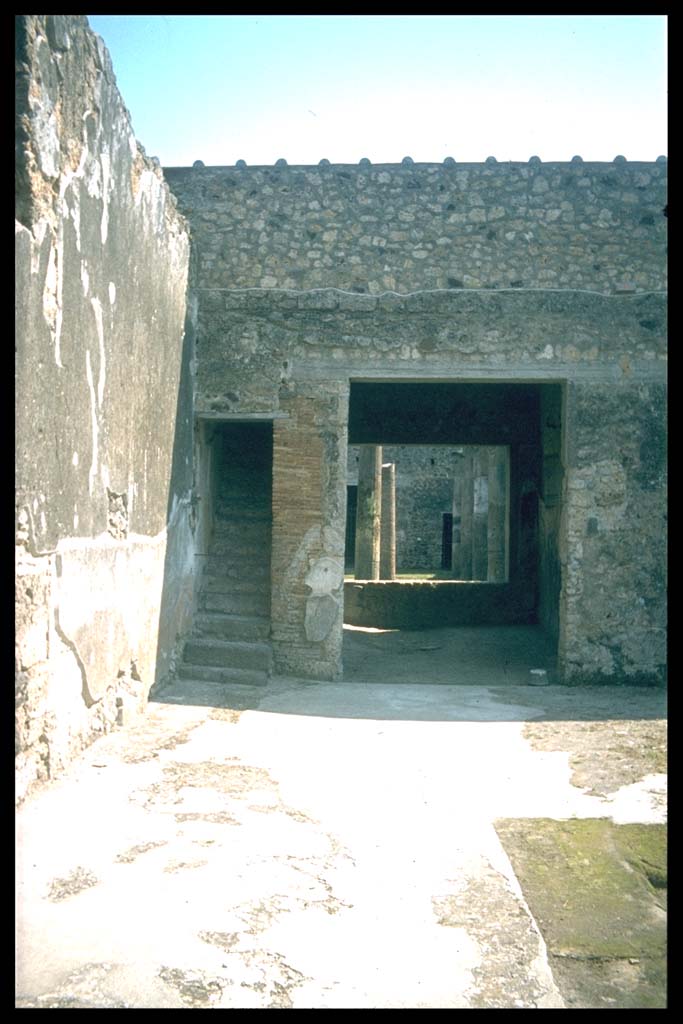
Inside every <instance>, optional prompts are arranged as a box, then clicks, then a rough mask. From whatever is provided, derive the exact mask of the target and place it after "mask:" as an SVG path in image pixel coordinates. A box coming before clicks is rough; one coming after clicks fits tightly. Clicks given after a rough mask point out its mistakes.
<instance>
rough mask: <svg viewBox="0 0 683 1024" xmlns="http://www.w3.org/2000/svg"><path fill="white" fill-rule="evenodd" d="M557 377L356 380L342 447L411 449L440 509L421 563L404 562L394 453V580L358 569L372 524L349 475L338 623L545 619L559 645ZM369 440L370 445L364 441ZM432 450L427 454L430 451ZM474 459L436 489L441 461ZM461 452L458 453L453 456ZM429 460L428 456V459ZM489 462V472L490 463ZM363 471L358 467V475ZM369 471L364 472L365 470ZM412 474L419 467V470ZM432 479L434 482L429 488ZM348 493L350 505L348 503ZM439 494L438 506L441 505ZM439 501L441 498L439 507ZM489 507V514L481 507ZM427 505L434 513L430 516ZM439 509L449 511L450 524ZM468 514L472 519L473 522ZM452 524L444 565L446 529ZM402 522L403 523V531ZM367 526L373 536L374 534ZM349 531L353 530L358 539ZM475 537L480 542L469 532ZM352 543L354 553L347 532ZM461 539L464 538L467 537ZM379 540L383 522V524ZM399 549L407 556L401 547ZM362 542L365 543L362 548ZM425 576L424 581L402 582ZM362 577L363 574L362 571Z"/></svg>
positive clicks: (429, 498) (406, 625) (420, 624)
mask: <svg viewBox="0 0 683 1024" xmlns="http://www.w3.org/2000/svg"><path fill="white" fill-rule="evenodd" d="M561 410H562V386H561V385H560V384H555V383H553V384H534V383H526V382H525V383H508V382H500V383H441V382H439V383H420V384H418V383H412V382H410V383H369V382H352V384H351V395H350V404H349V444H350V446H351V450H352V452H353V455H352V457H351V458H350V466H351V467H353V465H354V459H355V454H356V453H358V455H359V462H358V465H360V453H361V452H362V451H363V450H364V449H365V450H366V451H367V449H368V448H370V447H376V448H379V447H380V446H381V454H379V456H377V455H376V456H375V463H377V462H379V465H380V466H381V464H382V463H383V462H384V463H385V465H386V463H387V461H388V455H387V453H388V452H389V451H392V452H393V451H396V450H398V451H401V450H403V452H404V453H407V456H406V457H409V458H412V459H413V460H415V459H416V458H417V456H416V454H415V453H416V452H417V451H418V449H419V448H421V449H422V450H423V451H424V456H423V457H422V468H421V470H420V472H421V473H422V477H423V480H424V481H426V482H427V485H428V486H427V487H426V491H429V494H427V493H426V492H425V496H426V500H425V502H424V504H425V505H429V504H430V503H431V504H432V505H434V506H436V508H435V511H436V512H437V513H438V514H437V515H435V516H433V519H434V525H433V537H432V538H431V540H430V544H431V552H432V553H431V555H429V559H430V561H429V563H428V564H427V565H425V562H424V559H423V561H422V565H420V564H419V563H418V564H415V565H413V566H409V565H408V562H409V560H410V557H409V558H408V562H407V561H406V558H405V557H404V556H405V553H406V549H407V550H408V552H409V551H410V543H407V537H406V530H405V528H403V527H402V526H401V513H400V493H401V468H400V464H399V460H398V459H397V460H396V489H397V495H398V497H397V520H396V562H397V575H398V579H396V580H390V579H387V578H386V577H385V578H384V579H382V576H381V575H379V574H376V575H374V576H373V575H370V573H368V575H367V576H366V575H364V573H365V572H367V569H368V566H370V570H371V571H372V570H373V568H374V565H376V564H377V559H375V563H374V565H373V563H372V562H371V561H368V560H367V559H366V562H365V563H364V565H361V566H360V573H361V574H362V575H363V580H362V581H361V580H354V579H349V578H348V574H349V573H350V572H351V571H352V565H353V568H354V569H355V576H356V577H358V576H359V565H358V557H357V556H358V551H359V530H362V529H365V531H366V540H367V533H368V526H367V521H368V516H367V509H366V510H365V512H366V514H365V526H364V525H363V523H364V516H363V511H364V510H363V508H362V507H361V503H362V502H363V500H365V501H367V497H365V498H364V494H363V489H362V486H361V483H362V480H361V479H360V478H356V479H354V477H353V475H352V474H350V476H349V493H351V488H352V487H357V488H358V490H357V495H354V496H353V498H355V499H356V500H355V519H354V523H352V524H349V522H348V519H347V534H346V536H347V552H346V567H347V581H346V583H345V622H346V623H348V624H351V625H356V626H372V627H375V628H403V629H410V628H428V627H437V626H447V625H478V624H479V625H484V624H488V625H504V624H534V623H539V624H541V625H542V626H543V627H544V629H545V631H546V632H547V633H548V634H549V635H550V636H552V638H553V640H554V642H555V643H556V641H557V637H558V635H559V580H560V572H559V554H558V551H559V544H558V534H559V522H560V516H559V511H560V496H561V479H562V459H561V450H562V443H561ZM366 446H367V447H366ZM427 448H431V449H432V453H431V454H429V453H428V452H427V451H426V449H427ZM446 453H449V454H448V457H449V458H452V459H453V460H455V459H459V460H462V461H464V462H467V461H468V460H471V465H472V469H471V471H470V472H469V473H466V474H465V475H464V476H463V474H462V473H461V474H460V479H461V481H463V482H464V490H465V494H464V497H463V493H462V489H463V483H462V482H461V485H460V487H461V490H460V494H458V487H457V486H456V484H455V479H456V474H453V475H452V476H451V478H450V480H448V474H447V473H444V474H443V478H444V479H445V483H442V484H441V485H440V486H442V488H445V490H447V491H448V497H447V498H446V497H445V495H444V494H441V496H440V498H438V499H437V498H435V492H436V491H438V486H437V484H436V481H437V479H438V478H439V474H440V472H441V471H440V468H439V458H440V457H441V459H442V460H443V459H444V457H445V454H446ZM456 453H457V454H456ZM432 459H434V464H432ZM488 461H490V462H491V465H492V467H493V472H491V471H490V470H489V465H488ZM362 475H363V474H361V477H362ZM365 475H366V476H367V473H366V474H365ZM418 475H419V474H418ZM430 488H431V490H430ZM353 498H352V500H351V501H350V502H349V510H350V514H351V515H353V514H354V500H353ZM444 501H446V504H445V505H444ZM439 505H440V506H441V507H438V506H439ZM491 508H494V509H495V514H494V515H490V514H489V510H490V509H491ZM430 514H431V513H430ZM445 516H452V521H449V520H446V519H445V518H444V517H445ZM468 517H471V521H469V519H468ZM450 529H452V543H451V545H450V552H451V565H450V566H448V565H447V562H448V554H447V553H446V552H445V550H444V537H445V535H446V534H447V532H448V531H449V530H450ZM402 531H403V532H402ZM376 532H377V531H376V525H375V538H374V542H375V545H376V544H377V543H378V542H377V537H376ZM354 534H355V536H354ZM477 538H478V539H477ZM352 540H354V542H355V543H354V548H353V553H352V549H351V546H350V544H351V541H352ZM463 540H465V541H466V542H465V543H464V544H463ZM380 543H381V528H380ZM402 547H403V549H404V555H403V556H402V554H401V551H402ZM367 550H370V549H369V548H366V551H367ZM410 568H413V569H414V570H415V572H414V573H413V575H418V574H420V573H421V574H422V575H423V576H424V575H425V574H427V573H429V575H431V577H432V578H431V579H424V578H423V579H417V580H415V579H413V580H409V579H405V578H403V579H402V578H401V577H402V576H403V577H405V576H406V575H409V574H410ZM368 579H369V580H370V582H366V580H368Z"/></svg>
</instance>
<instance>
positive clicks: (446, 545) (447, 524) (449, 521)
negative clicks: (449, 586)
mask: <svg viewBox="0 0 683 1024" xmlns="http://www.w3.org/2000/svg"><path fill="white" fill-rule="evenodd" d="M452 567H453V513H452V512H444V513H443V526H442V529H441V568H442V569H451V568H452Z"/></svg>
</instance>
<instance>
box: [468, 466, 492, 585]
mask: <svg viewBox="0 0 683 1024" xmlns="http://www.w3.org/2000/svg"><path fill="white" fill-rule="evenodd" d="M472 475H473V478H474V480H473V502H472V505H473V508H472V579H474V580H485V579H487V578H488V536H487V534H488V507H489V498H488V494H489V481H488V454H487V450H486V448H479V447H477V448H475V449H474V456H473V473H472Z"/></svg>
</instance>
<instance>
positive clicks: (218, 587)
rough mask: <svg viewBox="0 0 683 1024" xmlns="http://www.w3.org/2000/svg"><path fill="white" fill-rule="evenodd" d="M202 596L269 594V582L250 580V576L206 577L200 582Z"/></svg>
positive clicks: (259, 579)
mask: <svg viewBox="0 0 683 1024" xmlns="http://www.w3.org/2000/svg"><path fill="white" fill-rule="evenodd" d="M201 592H202V594H264V595H267V594H270V580H269V579H265V578H264V577H255V578H252V576H251V574H246V573H241V574H240V575H238V576H232V577H231V576H225V575H223V574H222V573H221V574H215V575H213V574H212V575H207V576H205V577H204V579H203V580H202V590H201Z"/></svg>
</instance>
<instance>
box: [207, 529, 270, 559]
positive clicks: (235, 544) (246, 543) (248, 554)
mask: <svg viewBox="0 0 683 1024" xmlns="http://www.w3.org/2000/svg"><path fill="white" fill-rule="evenodd" d="M209 555H235V556H239V557H240V558H242V559H243V560H249V559H254V560H256V561H259V562H263V561H268V560H270V535H268V536H263V537H260V538H259V537H254V538H251V537H240V536H239V534H235V535H234V536H232V537H226V536H222V537H215V536H214V537H213V538H212V540H211V542H210V543H209Z"/></svg>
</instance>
